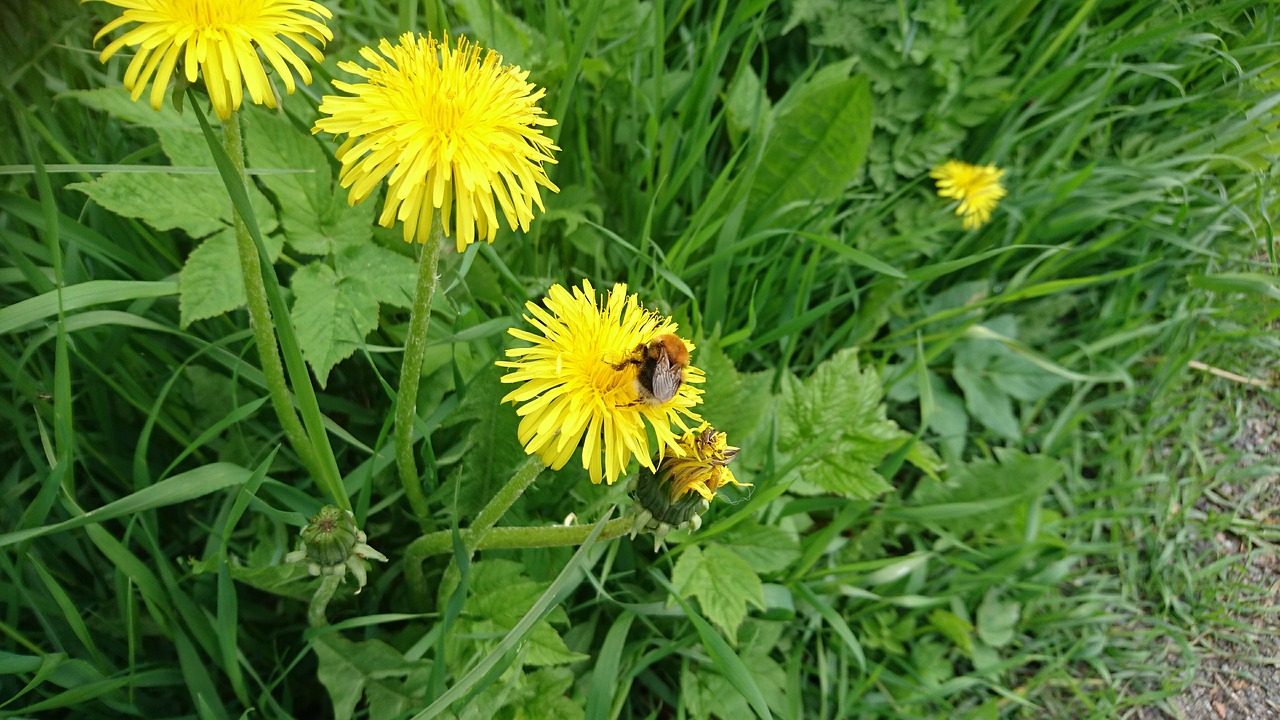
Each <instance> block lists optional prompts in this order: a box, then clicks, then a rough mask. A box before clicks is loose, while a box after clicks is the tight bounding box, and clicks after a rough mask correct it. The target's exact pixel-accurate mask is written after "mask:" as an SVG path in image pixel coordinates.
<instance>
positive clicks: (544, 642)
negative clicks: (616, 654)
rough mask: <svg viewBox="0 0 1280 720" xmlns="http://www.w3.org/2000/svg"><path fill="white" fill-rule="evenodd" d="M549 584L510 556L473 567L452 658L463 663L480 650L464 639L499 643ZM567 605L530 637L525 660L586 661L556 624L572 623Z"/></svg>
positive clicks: (483, 645) (554, 611)
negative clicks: (535, 577) (535, 578)
mask: <svg viewBox="0 0 1280 720" xmlns="http://www.w3.org/2000/svg"><path fill="white" fill-rule="evenodd" d="M548 586H549V583H543V582H537V581H535V580H533V579H531V578H529V577H528V576H527V575H525V571H524V566H523V565H521V564H520V563H517V562H512V561H510V560H486V561H484V562H478V563H475V564H474V565H472V566H471V583H470V589H471V595H470V597H468V598H467V603H466V606H465V611H464V613H463V616H462V617H461V618H459V620H458V622H457V624H456V625H455V628H456V629H455V636H456V637H455V638H451V639H450V642H449V657H450V659H451V661H461V660H464V659H465V656H469V655H470V654H471V652H474V650H475V643H474V642H471V641H465V642H464V641H463V640H462V639H460V638H466V636H471V637H473V638H486V640H484V641H481V642H480V645H481V648H482V649H484V648H488V647H489V646H491V645H495V644H496V643H497V641H498V640H499V639H501V637H502V636H503V635H505V634H506V633H507V632H509V631H511V630H512V629H513V628H514V627H515V626H516V624H517V623H519V622H520V620H521V618H523V617H524V615H525V613H527V612H528V611H529V608H531V607H533V605H534V603H536V602H537V601H538V599H539V598H540V597H541V596H542V594H543V592H545V591H546V589H547V587H548ZM568 622H569V618H568V615H566V614H565V611H564V608H562V607H556V608H554V609H552V610H551V611H550V612H549V613H548V614H547V617H546V618H544V619H543V620H542V621H541V622H539V623H538V624H537V625H535V626H534V628H533V629H532V630H531V631H530V632H529V635H528V636H527V637H526V638H525V642H524V646H523V651H524V655H523V656H522V659H523V661H524V663H525V664H526V665H539V666H545V665H563V664H565V663H570V662H577V661H579V660H584V659H586V657H587V656H585V655H583V654H581V653H575V652H572V651H571V650H569V648H568V646H566V645H565V644H564V640H563V639H561V637H560V634H559V633H558V632H556V630H555V628H553V627H552V624H559V625H563V624H567V623H568Z"/></svg>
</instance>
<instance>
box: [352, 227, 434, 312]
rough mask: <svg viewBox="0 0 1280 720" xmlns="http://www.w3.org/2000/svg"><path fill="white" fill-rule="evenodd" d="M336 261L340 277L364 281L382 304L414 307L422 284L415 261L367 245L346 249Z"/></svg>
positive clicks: (380, 247)
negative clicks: (415, 296)
mask: <svg viewBox="0 0 1280 720" xmlns="http://www.w3.org/2000/svg"><path fill="white" fill-rule="evenodd" d="M333 262H334V268H335V269H336V270H337V271H338V275H340V276H342V277H344V278H356V279H359V280H360V281H362V282H363V283H364V285H365V287H366V288H368V289H369V292H370V293H371V294H372V295H373V297H374V298H376V299H377V301H378V302H380V303H386V304H388V305H394V306H395V307H402V308H408V307H412V306H413V295H414V293H415V292H416V286H417V283H418V263H416V262H415V261H414V260H413V258H410V257H406V256H404V255H401V254H400V253H398V252H396V251H394V250H388V249H387V248H384V247H382V246H380V245H373V244H371V243H365V244H362V245H355V246H351V247H344V248H342V249H341V250H339V251H338V253H337V255H336V256H335V257H334V260H333Z"/></svg>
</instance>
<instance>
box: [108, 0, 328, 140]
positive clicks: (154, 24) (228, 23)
mask: <svg viewBox="0 0 1280 720" xmlns="http://www.w3.org/2000/svg"><path fill="white" fill-rule="evenodd" d="M105 2H108V3H110V4H112V5H115V6H116V7H120V8H124V13H123V14H122V15H121V16H120V17H118V18H116V19H115V20H112V21H111V22H109V23H107V25H106V27H104V28H102V30H100V31H99V32H98V34H97V35H95V36H94V38H93V39H94V42H97V41H98V39H99V38H101V37H102V36H104V35H106V34H108V33H110V32H111V31H113V30H115V29H117V28H119V27H122V26H124V25H127V24H129V23H137V26H136V27H133V28H130V29H129V30H128V31H127V32H125V33H124V34H123V35H121V36H120V37H119V38H117V39H115V40H114V41H112V42H111V44H109V45H107V47H106V48H104V49H103V51H102V55H101V56H100V57H99V60H101V61H102V62H104V63H105V62H106V61H107V60H109V59H110V58H111V56H113V55H115V54H116V52H117V51H119V50H120V48H122V47H124V46H126V45H128V46H130V47H136V48H137V49H138V50H137V53H136V54H135V55H134V56H133V60H132V61H130V63H129V68H128V70H126V71H125V74H124V86H125V88H126V89H128V90H129V91H130V92H131V93H132V95H133V99H134V100H137V99H138V98H140V97H142V92H143V90H145V89H146V86H147V83H148V82H152V79H153V78H154V82H152V87H151V107H153V108H155V109H157V110H159V109H160V104H161V103H162V102H163V101H164V91H165V88H166V87H168V85H169V78H170V77H171V76H172V75H173V73H174V69H175V68H176V67H177V65H178V63H179V61H181V63H182V68H181V72H182V73H183V77H184V78H185V79H186V81H187V82H188V83H195V82H196V80H197V79H199V78H203V79H204V86H205V89H206V91H207V92H208V93H209V100H210V102H211V103H212V104H213V109H214V112H216V113H217V114H218V117H220V118H222V119H223V120H226V119H227V118H229V117H231V112H232V111H233V110H238V109H239V108H240V103H241V101H242V99H243V97H244V90H246V89H247V90H248V91H249V97H250V99H252V100H253V102H254V103H257V104H260V105H266V106H267V107H275V106H276V97H275V90H274V89H273V88H272V87H271V82H270V81H269V80H268V79H267V72H266V69H265V68H264V67H263V64H262V58H264V57H265V58H266V59H267V62H269V63H271V67H273V68H275V71H276V73H277V74H278V75H279V76H280V77H281V78H282V79H283V80H284V84H285V90H286V91H287V92H289V93H290V94H292V93H293V91H294V89H295V87H296V86H295V84H294V80H293V75H294V73H295V72H296V73H297V74H298V77H299V78H301V79H302V82H303V83H304V84H310V82H311V71H310V70H309V69H308V68H307V64H306V63H305V62H303V60H302V58H300V57H298V53H297V50H295V48H298V49H301V50H302V51H303V52H305V53H306V54H307V55H309V56H310V57H311V59H312V60H314V61H315V62H317V63H319V62H321V61H322V60H324V55H322V54H321V53H320V50H319V49H317V48H316V46H315V44H313V40H315V41H319V43H320V45H321V46H323V45H324V43H325V42H327V41H329V40H332V39H333V33H332V32H330V31H329V28H328V27H326V26H325V23H324V19H326V18H330V17H332V16H333V15H332V14H331V13H330V12H329V10H328V9H327V8H325V6H323V5H321V4H320V3H318V2H312V1H311V0H105ZM285 40H288V41H289V42H290V43H291V44H286V43H285V42H284V41H285ZM259 53H261V55H259Z"/></svg>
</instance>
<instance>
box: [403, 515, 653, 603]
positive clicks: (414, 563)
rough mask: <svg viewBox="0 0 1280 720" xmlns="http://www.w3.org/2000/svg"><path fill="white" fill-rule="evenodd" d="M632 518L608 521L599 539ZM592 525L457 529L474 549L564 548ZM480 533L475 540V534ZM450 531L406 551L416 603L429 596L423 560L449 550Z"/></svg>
mask: <svg viewBox="0 0 1280 720" xmlns="http://www.w3.org/2000/svg"><path fill="white" fill-rule="evenodd" d="M634 522H635V518H634V517H632V516H630V515H627V516H624V517H620V518H618V519H616V520H610V521H609V522H608V523H606V524H605V526H604V529H603V530H601V531H600V537H599V538H598V540H612V539H613V538H616V537H619V536H621V535H625V534H626V533H628V532H630V530H631V526H632V524H633V523H634ZM594 527H595V526H594V525H567V526H566V525H555V526H552V527H496V528H490V529H489V530H487V531H485V532H483V533H478V532H477V531H476V530H472V529H470V528H468V529H466V530H462V531H460V532H461V534H462V541H463V543H464V544H465V545H466V546H467V547H469V548H471V549H473V550H498V549H514V548H541V547H565V546H569V545H581V544H582V543H583V541H585V540H586V539H587V536H588V535H590V534H591V531H592V530H593V529H594ZM477 535H480V539H479V540H478V541H477V540H476V536H477ZM450 537H451V534H450V531H448V530H441V531H439V532H433V533H428V534H426V535H423V536H422V537H420V538H418V539H417V540H414V541H413V542H412V543H410V544H409V548H408V550H406V551H405V564H404V576H405V579H406V580H407V581H408V582H409V590H410V592H411V593H412V594H413V597H415V598H418V600H419V602H424V601H425V600H427V599H428V598H429V593H430V591H429V589H428V587H427V580H426V575H425V574H424V573H423V571H422V563H423V561H425V560H426V559H427V558H428V557H431V556H432V555H441V554H443V553H446V552H449V550H450V547H451V544H452V543H451V540H450Z"/></svg>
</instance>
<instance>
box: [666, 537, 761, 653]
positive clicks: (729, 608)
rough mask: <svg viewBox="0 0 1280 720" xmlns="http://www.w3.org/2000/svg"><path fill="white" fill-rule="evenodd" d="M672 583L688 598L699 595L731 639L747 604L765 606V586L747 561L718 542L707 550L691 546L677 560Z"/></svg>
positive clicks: (706, 612)
mask: <svg viewBox="0 0 1280 720" xmlns="http://www.w3.org/2000/svg"><path fill="white" fill-rule="evenodd" d="M671 584H672V585H674V586H675V587H676V589H677V590H679V591H680V594H681V595H683V596H685V597H695V598H697V599H698V604H699V605H700V606H701V607H702V612H703V614H704V615H706V616H707V619H708V620H710V621H711V622H713V623H715V624H716V625H718V626H719V627H720V629H721V630H722V631H723V632H724V634H725V636H726V637H728V638H729V639H730V640H731V641H732V640H733V639H734V638H735V637H736V636H737V633H738V626H739V625H741V624H742V620H743V618H745V617H746V616H747V603H750V604H752V605H755V606H756V607H758V608H760V609H761V610H763V609H764V588H763V586H762V585H761V583H760V576H758V575H756V572H755V570H753V569H752V568H751V566H750V565H749V564H747V561H745V560H743V559H742V558H741V557H739V556H738V555H736V554H734V552H733V551H732V550H730V549H729V548H727V547H725V546H723V545H720V544H718V543H708V544H707V545H706V549H705V550H704V549H702V548H700V547H698V546H696V545H691V546H689V547H688V549H686V550H685V551H684V552H683V553H681V554H680V559H679V560H677V561H676V566H675V569H674V570H673V571H672V573H671Z"/></svg>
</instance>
